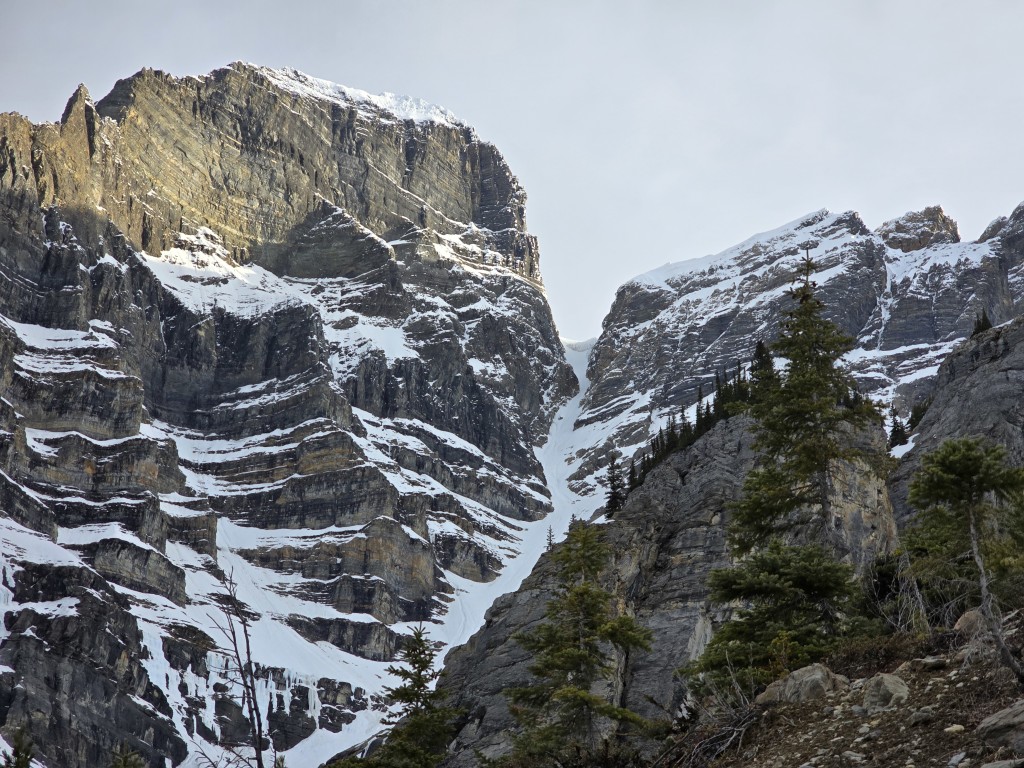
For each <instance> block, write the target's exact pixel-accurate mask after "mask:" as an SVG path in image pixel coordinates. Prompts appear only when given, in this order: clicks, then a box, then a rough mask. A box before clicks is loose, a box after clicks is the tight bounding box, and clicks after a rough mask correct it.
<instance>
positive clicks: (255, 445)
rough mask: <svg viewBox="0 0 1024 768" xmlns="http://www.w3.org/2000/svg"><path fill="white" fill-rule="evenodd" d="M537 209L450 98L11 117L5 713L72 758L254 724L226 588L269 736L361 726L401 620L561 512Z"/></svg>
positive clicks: (197, 93) (2, 151) (561, 390)
mask: <svg viewBox="0 0 1024 768" xmlns="http://www.w3.org/2000/svg"><path fill="white" fill-rule="evenodd" d="M524 206H525V195H524V193H523V191H522V189H521V188H520V187H519V185H518V182H517V181H516V179H515V178H514V176H513V175H512V174H511V172H510V171H509V169H508V167H507V165H506V164H505V162H504V160H503V159H502V158H501V156H500V155H499V154H498V152H497V150H496V149H495V148H494V147H493V146H491V145H489V144H487V143H486V142H483V141H481V140H480V139H479V138H478V137H477V136H476V134H475V133H474V132H473V130H472V129H471V128H469V127H467V126H466V125H464V124H462V123H461V122H459V121H458V120H457V119H455V118H454V117H453V116H452V115H451V114H450V113H447V112H445V111H444V110H441V109H439V108H436V107H431V106H429V105H426V104H423V103H421V102H415V101H412V100H403V99H398V98H395V97H375V96H370V95H369V94H365V93H363V92H360V91H356V90H354V89H346V88H344V87H342V86H335V85H333V84H330V83H326V82H324V81H319V80H315V79H314V78H309V77H307V76H305V75H302V74H301V73H298V72H294V71H290V70H289V71H277V70H268V69H264V68H259V67H254V66H251V65H245V64H233V65H231V66H230V67H227V68H225V69H222V70H218V71H216V72H213V73H211V74H210V75H207V76H205V77H200V78H192V77H189V78H175V77H172V76H170V75H166V74H164V73H160V72H153V71H150V70H144V71H142V72H140V73H138V74H137V75H135V76H133V77H131V78H128V79H126V80H122V81H119V82H118V84H117V85H116V86H115V88H114V90H113V91H112V92H111V93H110V94H109V95H108V96H107V97H106V98H104V99H102V100H101V101H99V102H98V103H94V102H92V101H91V99H90V97H89V94H88V93H87V91H86V90H85V89H84V87H81V88H79V89H78V90H77V91H76V93H75V94H74V95H73V96H72V98H71V100H70V101H69V102H68V106H67V109H66V110H65V112H64V115H63V116H62V118H61V121H60V122H59V123H56V124H43V125H33V124H32V123H30V122H29V121H28V120H26V119H24V118H22V117H21V116H19V115H14V114H5V115H0V511H2V517H0V520H2V521H3V522H4V527H3V530H2V535H3V538H2V541H0V546H2V548H3V554H4V569H5V570H4V579H3V585H2V586H0V595H2V596H3V601H4V604H5V618H4V627H3V629H2V630H0V669H2V670H3V675H4V676H5V690H9V691H11V690H17V691H20V693H17V694H16V695H7V696H4V697H0V724H2V729H0V732H2V733H3V734H4V735H8V736H9V735H10V734H11V733H13V732H14V731H15V730H17V729H18V728H21V727H27V728H28V730H29V732H30V735H31V736H32V737H33V738H34V740H35V741H36V743H37V744H38V745H40V748H41V750H42V757H43V759H44V760H46V761H47V763H48V764H51V765H61V766H69V767H74V766H84V765H97V764H100V763H102V762H103V761H104V760H106V759H108V756H109V754H110V752H111V750H112V749H113V748H114V747H116V746H117V745H119V744H120V743H127V744H129V746H131V748H133V749H136V750H137V751H139V752H140V753H141V754H142V755H143V756H144V757H145V759H146V760H147V761H148V762H149V764H151V765H154V766H156V765H160V766H163V765H164V759H165V757H167V758H170V759H171V761H172V763H174V764H178V763H179V762H180V761H181V760H182V759H183V758H184V757H185V756H186V754H191V755H192V757H191V758H189V759H190V760H191V759H194V758H195V757H196V755H197V754H198V753H199V752H200V751H206V752H207V753H208V754H210V755H212V756H213V757H214V758H216V755H217V749H218V748H219V746H220V745H230V744H237V743H244V742H245V740H246V738H247V733H248V730H247V728H248V726H247V722H246V719H245V712H244V710H243V709H242V708H241V707H240V705H239V697H238V692H239V688H238V682H237V674H236V673H234V672H233V671H232V663H233V660H232V658H231V656H230V653H229V652H228V648H227V646H226V637H225V634H224V631H223V630H224V628H225V622H226V621H228V617H227V614H226V613H225V612H224V611H223V608H222V606H223V605H224V604H225V603H224V595H225V593H226V591H227V590H229V589H233V590H235V591H236V594H237V598H238V599H239V600H240V601H241V603H242V604H243V606H244V610H245V611H247V612H248V613H247V615H248V616H249V617H250V621H251V622H252V632H253V644H252V645H253V661H254V662H255V663H256V665H257V666H256V669H257V677H258V678H259V683H258V685H259V691H260V694H259V695H260V706H261V707H263V708H265V711H266V713H267V716H266V718H265V719H266V721H267V722H268V731H269V734H268V735H269V737H270V738H271V739H272V741H273V742H274V745H275V747H276V748H277V749H279V750H287V749H291V748H292V747H295V746H296V745H299V744H302V743H303V742H305V741H306V740H307V739H310V738H311V737H312V738H313V741H314V742H315V743H316V745H317V746H315V747H312V748H311V749H313V751H314V752H313V753H315V754H319V755H321V759H326V758H327V757H330V756H331V755H332V754H334V753H335V752H337V751H339V750H340V749H342V748H343V747H345V746H347V745H348V744H349V743H351V742H352V741H353V740H358V739H360V738H361V735H360V734H362V733H364V732H365V731H366V729H367V728H369V729H372V728H373V727H374V726H373V724H375V723H376V722H377V721H378V720H379V719H380V717H381V713H380V712H379V711H372V710H371V709H370V706H369V705H370V703H371V701H373V699H374V697H375V696H376V694H377V692H379V691H380V690H381V688H382V686H383V685H384V684H385V683H386V682H387V680H388V677H387V675H386V674H385V673H384V667H385V666H386V662H387V661H389V660H391V659H393V658H394V655H395V653H396V652H397V649H398V647H399V646H400V644H401V640H402V637H403V635H404V634H405V633H407V632H408V626H409V623H410V622H417V621H427V622H433V623H434V629H433V632H434V634H435V636H436V638H437V639H438V641H440V642H444V640H445V638H446V637H447V634H446V632H447V630H446V628H445V626H446V625H445V622H446V621H447V611H448V605H449V603H450V601H451V600H452V599H453V596H454V595H455V593H456V590H457V589H458V590H459V591H460V592H461V591H467V590H468V591H472V585H473V584H474V583H483V582H486V581H488V580H490V579H493V578H494V576H495V575H496V574H497V573H499V572H500V571H501V569H502V567H503V565H504V562H505V560H506V559H507V558H508V557H509V556H510V555H515V554H518V548H517V547H518V540H519V539H518V533H519V530H520V528H521V527H522V524H523V523H524V522H528V521H533V520H536V519H538V518H540V517H542V516H543V515H544V514H546V513H547V512H548V511H549V510H550V508H551V503H550V495H549V493H548V491H547V488H546V485H545V478H544V476H543V470H542V468H541V465H540V463H539V462H538V460H537V458H536V456H535V453H534V447H535V446H536V445H537V444H539V443H540V442H542V441H543V440H544V438H545V437H546V435H547V431H548V427H549V424H550V422H551V419H552V417H553V415H554V412H555V410H556V409H557V408H558V406H559V405H560V404H561V403H562V402H563V401H564V400H565V399H566V398H567V397H569V396H570V395H572V394H573V393H574V392H575V388H576V386H577V384H576V381H575V377H574V375H573V373H572V371H571V369H570V368H569V367H568V366H567V365H566V363H565V361H564V356H563V350H562V347H561V343H560V342H559V341H558V338H557V335H556V333H555V330H554V325H553V322H552V319H551V314H550V310H549V309H548V306H547V303H546V299H545V297H544V293H543V287H542V284H541V281H540V273H539V254H538V250H537V244H536V240H535V239H534V238H533V237H532V236H531V235H530V234H528V233H527V231H526V228H525V219H524V215H525V214H524ZM57 569H62V570H60V573H61V574H63V575H61V576H60V578H57V576H56V575H55V574H57V572H58V570H57ZM40 580H42V582H44V583H45V584H46V585H47V588H46V589H45V590H44V591H43V592H40V593H39V594H38V595H37V594H35V593H34V592H32V590H33V589H36V587H34V586H33V585H38V584H39V583H40ZM231 585H234V586H231ZM86 592H87V593H88V596H85V593H86ZM30 593H31V594H30ZM86 607H87V608H88V615H86V613H85V612H84V611H85V608H86ZM97 636H100V637H106V638H108V640H109V642H110V643H115V641H116V643H115V644H117V643H120V644H121V645H119V646H118V648H120V650H116V649H114V647H113V646H111V647H110V648H106V647H105V646H104V647H103V648H100V647H97V648H96V649H95V653H93V652H92V651H89V652H88V653H86V652H84V651H83V650H82V649H81V648H79V646H78V645H76V644H81V643H84V642H87V638H89V637H97ZM108 644H109V643H108ZM32 649H34V650H32ZM41 653H42V654H49V657H50V658H51V660H53V663H54V664H56V663H57V660H60V664H63V665H64V667H62V669H64V671H63V672H61V674H60V675H57V676H53V675H50V674H49V673H48V672H47V664H48V663H49V662H47V663H43V660H42V657H41V656H40V654H41ZM33 654H34V655H33ZM97 654H98V655H97ZM65 668H66V669H65ZM87 678H88V679H87ZM75 680H77V681H78V683H80V684H81V685H84V686H87V687H89V690H90V691H94V692H95V694H96V695H92V694H90V695H88V696H78V697H76V696H70V695H62V694H61V693H60V691H63V690H64V689H65V688H66V687H67V684H68V681H75ZM6 683H9V684H10V685H6ZM76 684H77V683H76ZM44 700H45V701H47V702H49V703H48V705H47V706H46V707H45V708H44V709H39V704H38V702H40V701H44ZM126 702H127V703H126ZM132 702H134V703H132ZM378 709H379V707H378ZM40 711H45V712H46V716H45V717H41V716H39V715H38V712H40ZM132 718H134V719H132ZM146 718H149V720H150V721H152V724H151V725H150V726H148V727H144V726H143V724H142V723H143V721H144V720H145V719H146ZM357 718H363V719H367V718H369V720H368V722H371V724H370V725H366V726H359V727H356V726H353V725H351V724H352V723H353V720H355V719H357ZM353 728H354V729H355V730H352V729H353ZM350 730H352V732H351V734H350V733H349V732H350ZM69 733H78V734H79V735H78V736H76V737H74V738H71V737H69V736H68V734H69ZM143 734H145V735H143Z"/></svg>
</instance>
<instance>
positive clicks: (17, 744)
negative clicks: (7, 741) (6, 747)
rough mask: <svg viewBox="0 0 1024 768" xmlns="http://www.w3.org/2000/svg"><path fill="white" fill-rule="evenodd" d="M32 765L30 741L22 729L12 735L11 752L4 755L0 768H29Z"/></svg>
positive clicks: (26, 732)
mask: <svg viewBox="0 0 1024 768" xmlns="http://www.w3.org/2000/svg"><path fill="white" fill-rule="evenodd" d="M31 764H32V739H30V738H29V735H28V731H26V730H25V729H24V728H21V729H20V730H18V731H16V732H15V734H14V743H13V744H11V751H10V752H9V753H8V754H6V755H4V762H3V766H2V768H30V766H31Z"/></svg>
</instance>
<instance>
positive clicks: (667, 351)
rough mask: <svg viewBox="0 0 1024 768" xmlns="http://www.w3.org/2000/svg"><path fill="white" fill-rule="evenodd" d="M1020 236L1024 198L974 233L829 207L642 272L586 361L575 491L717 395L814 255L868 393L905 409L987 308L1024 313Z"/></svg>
mask: <svg viewBox="0 0 1024 768" xmlns="http://www.w3.org/2000/svg"><path fill="white" fill-rule="evenodd" d="M1022 234H1024V207H1018V208H1017V209H1016V210H1015V211H1014V212H1013V214H1012V215H1011V216H1010V217H1008V218H1001V219H997V220H996V221H994V222H993V223H992V225H990V226H989V228H988V229H987V230H986V232H985V233H984V234H983V236H982V238H981V239H979V240H978V241H977V242H973V243H964V242H961V241H960V237H959V234H958V231H957V227H956V223H955V222H953V221H952V220H951V219H950V218H949V217H948V216H946V215H945V213H943V212H942V210H941V208H938V207H932V208H926V209H925V210H924V211H920V212H912V213H908V214H906V215H905V216H902V217H900V218H897V219H894V220H892V221H889V222H886V223H885V224H883V225H882V226H880V227H879V228H878V229H877V230H875V231H874V232H872V231H871V230H869V229H868V227H867V226H866V225H865V224H864V222H863V221H862V220H861V219H860V217H859V216H858V215H857V214H856V213H854V212H852V211H849V212H846V213H840V214H835V213H830V212H829V211H825V210H822V211H818V212H816V213H813V214H810V215H808V216H804V217H802V218H800V219H797V220H795V221H793V222H790V223H789V224H786V225H784V226H782V227H779V228H778V229H775V230H772V231H770V232H764V233H761V234H758V235H755V236H753V237H751V238H749V239H748V240H746V241H744V242H742V243H740V244H739V245H736V246H734V247H732V248H729V249H728V250H726V251H723V252H722V253H719V254H716V255H713V256H708V257H704V258H702V259H692V260H689V261H682V262H678V263H674V264H667V265H665V266H664V267H661V268H659V269H656V270H653V271H651V272H648V273H646V274H643V275H640V276H638V277H636V278H634V279H633V280H630V281H629V282H627V283H626V284H625V285H623V286H622V287H621V288H620V289H619V290H618V292H617V294H616V297H615V301H614V303H613V304H612V307H611V310H610V311H609V313H608V315H607V317H606V318H605V320H604V323H603V330H602V333H601V336H600V338H599V339H598V340H597V342H596V344H595V346H594V351H593V353H592V355H591V357H590V363H589V365H588V368H587V378H588V380H589V381H590V387H589V388H588V390H587V392H586V394H585V396H584V398H583V402H582V412H581V415H580V417H579V419H578V420H577V422H576V427H577V431H578V432H580V433H581V434H585V435H586V438H584V439H583V440H581V441H580V443H579V446H578V451H579V458H578V461H577V463H576V465H575V467H574V474H573V480H574V488H575V489H576V490H578V491H580V492H582V493H586V492H593V490H594V488H595V483H596V482H597V481H598V480H599V478H600V477H601V468H602V467H603V466H604V464H606V463H607V459H608V456H609V455H610V453H611V452H612V451H619V452H620V453H622V454H624V455H625V456H626V457H627V458H628V457H631V456H634V455H635V454H636V452H637V451H639V450H641V449H642V448H643V447H644V446H645V445H646V443H647V441H648V440H649V438H650V436H651V435H652V434H654V433H656V432H657V430H658V429H659V427H663V426H665V425H666V424H667V421H668V416H669V414H671V413H678V411H679V409H681V408H686V407H689V406H692V404H693V403H694V402H696V399H697V394H698V388H701V387H702V388H703V394H704V395H708V394H709V393H710V391H711V388H712V387H713V384H714V379H715V374H716V372H723V373H726V374H728V373H730V372H732V371H734V370H735V368H736V365H737V363H742V362H743V361H747V360H749V359H750V357H751V355H752V354H753V350H754V346H755V344H756V343H757V341H758V340H763V341H765V342H770V341H771V340H772V339H773V338H774V337H775V335H776V333H777V328H778V322H779V318H780V317H781V316H782V312H783V310H784V309H785V307H786V302H787V300H788V294H787V289H788V288H789V286H790V285H791V284H792V282H793V280H794V279H795V277H796V275H797V274H798V272H799V265H800V263H801V261H802V260H803V259H804V258H805V257H806V256H810V257H811V258H812V259H813V260H814V263H815V265H816V267H815V271H814V273H813V275H812V280H813V281H814V282H815V283H816V284H817V286H818V289H817V293H818V295H819V296H820V298H821V299H822V301H824V302H825V304H826V307H827V308H826V316H828V317H829V319H830V320H832V321H833V322H835V323H836V324H837V325H838V326H839V327H840V328H841V329H842V330H843V331H844V332H846V333H847V334H848V335H850V336H851V337H853V338H854V339H855V340H856V347H855V349H854V350H853V351H852V352H850V353H849V355H847V357H846V360H845V362H846V363H847V364H848V365H849V366H850V368H851V370H852V372H853V374H854V375H855V377H856V378H857V380H858V385H859V386H860V388H861V391H862V392H864V393H865V394H867V395H869V396H871V397H872V398H874V399H876V400H878V401H881V402H883V403H893V404H895V405H896V406H897V408H898V409H899V410H900V412H901V413H903V414H904V416H906V415H907V414H908V413H909V410H910V407H911V406H912V405H913V404H914V403H916V402H919V401H922V400H924V399H926V398H927V395H928V392H929V391H930V388H931V386H932V382H933V381H934V375H935V373H936V372H937V371H938V366H939V364H940V363H941V362H942V360H943V359H944V358H945V357H946V355H948V354H949V353H950V352H951V351H952V350H953V349H954V348H956V347H957V345H959V344H960V343H961V342H962V341H963V340H964V339H965V338H967V337H968V336H969V335H970V333H971V332H972V330H973V328H974V322H975V320H976V318H977V317H978V316H980V315H981V314H982V312H983V311H985V312H987V313H988V316H989V317H990V318H991V320H992V322H993V323H997V324H998V323H1002V322H1005V321H1007V320H1009V319H1010V318H1012V317H1015V316H1016V315H1017V314H1019V313H1020V312H1021V299H1022V297H1024V283H1022V280H1024V273H1022V270H1024V266H1022V265H1024V241H1022ZM596 435H601V436H602V437H603V439H601V440H595V439H593V438H594V437H595V436H596Z"/></svg>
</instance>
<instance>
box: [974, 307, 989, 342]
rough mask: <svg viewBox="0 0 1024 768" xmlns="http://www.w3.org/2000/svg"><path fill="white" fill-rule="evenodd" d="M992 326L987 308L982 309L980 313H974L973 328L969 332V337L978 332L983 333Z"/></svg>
mask: <svg viewBox="0 0 1024 768" xmlns="http://www.w3.org/2000/svg"><path fill="white" fill-rule="evenodd" d="M991 327H992V321H991V320H989V318H988V310H987V309H984V308H983V309H982V310H981V314H980V315H976V316H975V318H974V330H973V331H972V332H971V338H974V337H975V336H977V335H978V334H979V333H984V332H985V331H987V330H988V329H989V328H991Z"/></svg>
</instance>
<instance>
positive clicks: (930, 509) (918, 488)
mask: <svg viewBox="0 0 1024 768" xmlns="http://www.w3.org/2000/svg"><path fill="white" fill-rule="evenodd" d="M1022 492H1024V469H1021V468H1018V467H1011V466H1010V465H1009V464H1007V462H1006V451H1005V450H1004V449H1003V448H1002V447H1001V446H984V445H982V443H981V442H980V441H979V440H971V439H964V440H947V441H946V442H944V443H943V444H942V445H941V446H940V447H939V448H938V449H937V450H935V451H933V452H932V453H929V454H927V455H926V456H925V457H924V458H923V460H922V463H921V469H920V470H918V472H917V474H916V475H914V480H913V481H912V483H911V485H910V496H909V500H910V503H911V504H912V505H913V506H915V507H917V508H918V510H919V517H918V532H919V537H918V538H917V540H916V542H915V541H914V539H913V537H912V540H911V543H912V545H913V544H915V543H916V545H917V546H916V547H915V548H916V549H917V550H918V556H919V557H920V555H921V552H920V549H921V543H922V542H924V547H925V551H926V553H927V551H928V550H929V549H930V550H931V553H932V554H936V553H939V554H941V555H953V556H954V557H953V558H952V560H953V561H954V562H956V561H960V562H963V560H964V555H966V556H967V557H968V558H969V562H970V563H971V564H972V566H973V571H974V573H973V578H974V580H975V584H976V594H977V598H978V600H979V606H978V607H979V610H980V612H981V615H982V617H983V619H984V621H985V625H986V628H987V630H988V633H989V635H990V636H991V637H992V640H993V642H994V643H995V644H996V647H997V648H998V649H999V653H1000V657H1001V658H1002V660H1003V662H1004V663H1005V664H1006V666H1007V667H1009V668H1010V669H1011V670H1012V671H1013V673H1014V674H1015V675H1016V676H1017V679H1018V681H1020V683H1021V684H1024V666H1022V665H1021V662H1020V660H1019V659H1017V658H1016V656H1014V655H1013V653H1011V651H1010V649H1009V648H1008V647H1007V645H1006V642H1005V640H1004V638H1003V630H1002V621H1001V619H1000V617H999V606H998V601H997V596H996V594H995V592H994V590H993V584H992V577H993V568H992V565H991V563H990V562H989V556H990V555H991V554H992V553H993V551H998V550H999V549H1000V548H1001V549H1003V550H1004V551H1007V550H1008V552H1007V553H1008V554H1011V556H1012V558H1013V559H1014V560H1016V566H1017V568H1018V569H1019V568H1020V565H1021V563H1020V551H1021V549H1020V543H1021V541H1020V540H1021V520H1020V502H1021V494H1022ZM1009 502H1013V503H1009ZM1007 538H1009V539H1010V546H1009V547H1005V545H1004V546H1003V547H1000V544H1001V543H1004V542H1006V540H1007ZM1004 567H1005V564H1004ZM919 569H920V566H919ZM1018 599H1019V598H1018Z"/></svg>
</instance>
